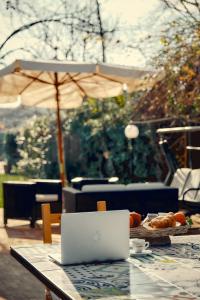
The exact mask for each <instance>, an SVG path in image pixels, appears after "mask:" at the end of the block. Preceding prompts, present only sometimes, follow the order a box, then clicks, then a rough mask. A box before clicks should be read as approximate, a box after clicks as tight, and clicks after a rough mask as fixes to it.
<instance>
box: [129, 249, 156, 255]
mask: <svg viewBox="0 0 200 300" xmlns="http://www.w3.org/2000/svg"><path fill="white" fill-rule="evenodd" d="M151 253H152V251H151V250H149V249H146V250H143V251H142V252H135V251H134V250H130V256H144V255H148V254H151Z"/></svg>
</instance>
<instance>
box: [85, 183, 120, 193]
mask: <svg viewBox="0 0 200 300" xmlns="http://www.w3.org/2000/svg"><path fill="white" fill-rule="evenodd" d="M122 190H125V185H124V184H91V185H84V186H83V187H82V189H81V191H82V192H98V191H122Z"/></svg>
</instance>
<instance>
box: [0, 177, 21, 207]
mask: <svg viewBox="0 0 200 300" xmlns="http://www.w3.org/2000/svg"><path fill="white" fill-rule="evenodd" d="M24 179H26V178H25V177H24V176H19V175H7V174H0V207H3V188H2V183H3V182H4V181H8V180H24Z"/></svg>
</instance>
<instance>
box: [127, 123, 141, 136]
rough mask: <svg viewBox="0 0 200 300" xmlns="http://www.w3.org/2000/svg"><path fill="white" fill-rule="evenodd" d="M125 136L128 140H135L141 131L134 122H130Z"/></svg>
mask: <svg viewBox="0 0 200 300" xmlns="http://www.w3.org/2000/svg"><path fill="white" fill-rule="evenodd" d="M124 134H125V136H126V137H127V138H128V139H135V138H137V137H138V135H139V129H138V127H137V126H135V125H134V124H133V122H130V123H129V124H128V125H127V126H126V128H125V130H124Z"/></svg>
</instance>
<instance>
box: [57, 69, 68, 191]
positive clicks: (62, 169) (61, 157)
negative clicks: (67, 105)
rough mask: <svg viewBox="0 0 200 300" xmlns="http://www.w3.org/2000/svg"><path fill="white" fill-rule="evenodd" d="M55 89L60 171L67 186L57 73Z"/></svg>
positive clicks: (61, 177) (63, 184) (62, 180)
mask: <svg viewBox="0 0 200 300" xmlns="http://www.w3.org/2000/svg"><path fill="white" fill-rule="evenodd" d="M55 89H56V116H57V134H58V136H57V139H58V156H59V170H60V179H61V182H62V186H65V185H66V184H67V178H66V172H65V161H64V151H63V136H62V125H61V117H60V97H59V90H58V74H57V73H55Z"/></svg>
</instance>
